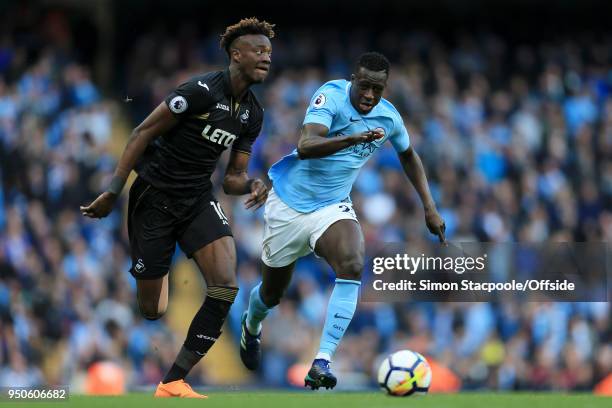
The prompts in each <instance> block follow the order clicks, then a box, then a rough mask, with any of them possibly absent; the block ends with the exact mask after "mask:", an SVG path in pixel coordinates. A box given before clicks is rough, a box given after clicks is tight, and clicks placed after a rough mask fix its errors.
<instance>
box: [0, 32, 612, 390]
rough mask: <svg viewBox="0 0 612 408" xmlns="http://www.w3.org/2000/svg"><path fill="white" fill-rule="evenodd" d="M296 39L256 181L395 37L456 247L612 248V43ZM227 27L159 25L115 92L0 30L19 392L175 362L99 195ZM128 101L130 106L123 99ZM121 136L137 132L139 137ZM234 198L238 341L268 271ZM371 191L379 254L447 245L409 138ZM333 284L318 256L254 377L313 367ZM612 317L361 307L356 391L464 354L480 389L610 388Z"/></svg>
mask: <svg viewBox="0 0 612 408" xmlns="http://www.w3.org/2000/svg"><path fill="white" fill-rule="evenodd" d="M279 34H280V35H279V38H278V39H276V40H274V42H273V47H274V53H273V58H272V59H273V73H272V75H271V77H270V78H269V80H268V81H267V82H266V83H265V84H263V85H261V86H257V87H256V89H255V91H256V93H257V94H258V96H259V98H260V100H261V102H262V104H263V106H264V107H265V120H264V128H263V130H262V133H261V135H260V136H259V138H258V139H257V141H256V143H255V146H254V149H253V154H252V158H251V163H250V173H251V175H253V176H259V177H266V172H267V169H268V168H269V167H270V166H271V165H272V164H273V163H274V162H275V161H276V160H278V159H279V158H280V157H282V155H284V154H287V153H289V152H290V151H291V150H292V149H293V148H294V147H295V144H296V141H297V139H298V136H299V128H300V125H301V122H302V119H303V115H304V112H305V109H306V106H307V104H308V102H309V100H310V98H311V96H312V95H313V94H314V92H315V91H316V89H317V88H318V87H319V86H320V85H321V84H322V83H324V82H325V81H327V80H330V79H337V78H349V77H350V74H351V72H352V68H353V62H354V61H355V60H356V58H357V56H358V55H359V54H360V53H361V52H363V51H366V50H370V49H374V50H377V51H380V52H383V53H385V54H386V55H387V56H388V57H389V59H390V60H391V61H392V63H393V66H392V70H391V76H390V79H389V82H388V86H387V90H386V97H387V98H388V99H389V100H390V101H391V102H392V103H394V105H395V106H396V107H397V109H398V110H399V111H400V113H401V114H402V115H403V117H404V120H405V123H406V126H407V128H408V131H409V133H410V138H411V143H412V145H413V146H414V148H415V149H416V150H417V151H418V152H419V154H420V155H421V158H422V160H423V162H424V165H425V167H426V170H427V174H428V177H429V181H430V187H431V189H432V192H433V195H434V198H435V200H436V202H437V203H438V207H439V210H440V212H441V215H442V216H443V218H444V219H445V221H446V225H447V230H446V236H447V239H448V240H451V241H456V242H466V241H474V240H481V241H491V242H512V241H523V242H542V241H547V240H556V241H608V242H610V241H612V212H611V210H610V209H611V208H612V161H611V160H610V159H611V158H612V47H610V38H609V37H607V38H598V37H596V36H589V35H585V36H584V38H562V39H559V40H556V41H554V42H545V41H541V42H534V43H531V44H517V43H513V42H512V41H508V40H506V39H504V38H502V37H499V36H496V35H494V34H492V33H484V34H482V33H470V32H462V33H459V34H458V35H457V36H456V37H454V38H453V39H452V41H448V40H442V39H440V38H438V37H437V36H436V35H435V34H434V33H431V32H404V31H386V32H382V33H379V34H378V35H376V36H370V35H368V33H367V32H365V31H354V32H341V31H339V30H324V29H323V30H320V32H318V33H312V32H306V31H301V30H299V29H295V30H289V31H284V30H283V31H282V32H280V33H279ZM348 38H350V40H351V41H350V44H351V45H349V46H345V45H344V44H346V43H347V42H346V41H347V39H348ZM217 40H218V34H214V35H206V36H201V35H199V34H198V32H197V30H196V29H195V26H189V25H187V26H185V27H184V28H183V29H182V30H181V31H179V32H178V33H172V32H166V31H164V30H161V29H156V30H152V31H151V32H150V33H143V34H141V35H140V36H139V37H136V38H134V39H133V41H132V45H131V48H130V49H129V50H128V51H129V52H127V53H126V55H122V56H119V57H120V58H119V60H120V61H122V63H121V64H120V65H121V67H122V69H121V70H120V71H121V72H120V73H118V74H117V75H119V78H118V80H117V81H116V83H117V84H121V85H117V88H112V89H99V88H98V87H97V86H96V84H95V81H94V80H93V79H92V75H91V72H90V70H91V67H90V66H87V65H83V64H79V63H77V62H75V60H74V58H71V57H70V53H67V52H66V50H65V49H62V50H58V49H56V48H53V47H49V48H45V49H43V50H41V52H38V53H35V54H34V56H32V53H31V52H29V51H31V50H29V49H28V47H29V45H28V44H24V43H21V42H19V41H17V40H15V39H13V38H11V37H4V38H0V231H1V234H0V333H1V336H0V386H7V385H11V386H17V385H22V386H29V385H36V384H44V383H54V384H73V383H78V382H79V381H80V379H82V377H83V375H84V373H85V370H86V369H87V367H88V366H89V365H90V364H91V363H93V362H95V361H99V360H113V361H118V362H121V363H122V364H124V365H125V366H126V367H128V368H129V373H130V375H129V378H128V381H129V384H130V386H138V385H147V384H154V383H156V382H157V381H159V380H160V378H161V376H162V375H163V372H164V370H165V369H167V368H168V367H169V365H170V364H171V362H172V360H173V357H174V354H175V353H176V351H178V348H179V347H180V342H181V341H182V339H183V336H184V333H174V332H172V331H171V330H170V329H169V328H168V326H167V325H166V322H165V319H162V320H160V321H156V322H148V321H145V320H143V319H142V318H141V317H140V316H139V315H138V313H137V311H136V309H135V303H136V302H135V293H134V282H133V279H132V278H131V277H130V276H129V273H128V268H129V263H130V260H129V252H128V247H127V239H126V233H125V226H124V223H125V217H124V214H123V213H122V211H121V210H120V209H121V208H122V207H123V206H122V205H118V206H117V211H114V212H113V213H112V214H111V215H110V216H109V217H108V218H105V219H102V220H95V221H92V220H88V219H85V218H83V217H82V216H81V215H80V213H79V211H78V207H79V205H82V204H85V203H87V202H88V200H91V199H92V198H94V197H95V196H96V194H97V192H99V191H101V190H102V189H103V188H104V187H105V186H106V185H107V183H108V181H109V179H110V176H111V174H112V171H113V170H114V165H115V163H116V156H115V155H113V154H111V151H115V150H113V145H114V144H116V143H118V142H117V141H116V139H115V140H114V139H113V132H116V131H118V130H117V129H116V124H115V121H116V119H117V118H118V117H120V116H121V115H123V116H124V117H128V118H130V120H131V122H130V123H131V125H132V126H135V125H136V124H137V123H138V122H139V121H140V120H142V119H143V118H144V116H145V115H146V114H147V113H148V112H149V111H150V110H151V109H152V108H153V107H154V106H156V105H157V104H158V103H159V102H160V101H161V100H162V99H163V98H164V97H165V95H167V94H168V92H170V90H171V89H172V88H173V87H174V86H176V85H178V84H179V83H180V82H182V81H184V80H185V79H187V78H188V77H190V76H192V75H195V74H197V73H200V72H203V71H208V70H212V69H220V68H222V67H223V65H224V64H225V56H224V55H223V53H222V52H221V51H219V50H218V46H217ZM124 93H127V96H128V97H129V99H131V100H132V102H131V103H129V104H119V103H117V102H118V101H119V100H118V99H116V100H113V99H112V98H110V97H104V96H103V95H117V94H121V95H123V94H124ZM124 96H125V95H124ZM119 130H120V131H123V132H126V133H125V134H124V135H120V136H121V137H120V138H119V139H120V142H119V143H121V144H122V143H124V142H125V139H126V138H127V136H128V134H127V132H129V129H128V128H121V129H119ZM226 160H227V155H225V156H224V157H223V158H222V159H221V162H220V165H219V169H220V171H217V172H216V173H215V175H214V176H213V182H214V183H215V185H217V186H219V185H220V179H221V178H222V175H223V168H224V167H223V166H224V165H225V163H226ZM217 197H218V199H219V201H220V202H221V203H222V205H223V207H224V209H225V211H226V213H227V214H228V216H229V218H230V219H231V221H232V224H233V225H232V227H233V231H234V235H235V237H236V244H237V250H238V256H239V263H238V279H239V282H240V288H241V291H240V293H239V296H238V299H237V300H236V303H235V304H234V306H233V308H232V310H231V315H230V319H229V320H228V326H229V327H228V330H226V335H229V336H232V337H233V339H234V341H236V342H237V341H238V339H239V331H240V315H241V313H242V312H243V310H245V308H246V306H247V302H248V293H249V291H250V289H251V288H252V287H253V286H254V285H255V284H256V283H257V282H258V280H259V272H258V262H259V256H260V251H261V236H262V214H261V211H258V212H255V213H252V212H249V211H247V210H244V208H243V206H242V201H241V200H239V199H235V198H232V197H228V196H226V195H224V194H223V193H222V192H221V191H220V189H219V190H218V191H217ZM352 199H353V202H354V204H355V209H356V212H357V214H358V217H359V218H360V222H361V225H362V228H363V231H364V234H365V239H366V248H367V247H370V246H375V245H376V243H380V242H391V241H406V242H409V243H410V242H415V243H417V242H419V241H423V240H431V239H432V237H430V236H429V234H428V232H427V230H426V227H425V224H424V219H423V212H422V210H421V206H420V201H419V199H418V196H417V195H416V193H415V192H414V191H413V189H412V187H411V186H410V185H409V182H408V180H407V178H406V177H405V176H404V175H403V174H402V172H401V167H400V165H399V162H398V160H397V158H396V154H395V152H394V151H393V149H392V148H391V147H390V146H387V147H385V148H384V149H381V150H380V151H378V152H377V153H376V154H375V155H374V156H373V157H372V159H371V160H370V161H369V162H368V164H367V165H366V166H365V167H364V168H363V169H362V171H361V174H360V176H359V178H358V180H357V182H356V184H355V187H354V189H353V194H352ZM332 282H333V273H332V271H331V270H330V268H329V267H328V266H327V265H326V264H325V263H324V262H322V261H321V260H319V259H316V258H315V257H313V256H311V257H308V258H305V259H303V260H301V261H300V262H299V263H298V265H297V268H296V271H295V274H294V279H293V282H292V285H291V287H290V289H289V291H288V294H287V297H286V299H285V300H284V301H283V302H281V304H280V305H279V307H278V308H277V309H276V310H275V311H274V313H272V314H271V315H270V316H269V318H268V319H267V320H266V322H265V323H264V332H263V346H264V350H263V355H264V364H263V367H262V369H261V373H260V376H258V377H257V378H255V379H254V381H255V382H254V384H257V385H264V384H265V385H268V386H288V385H290V384H292V383H293V380H292V375H291V373H292V370H293V369H294V368H295V367H296V366H297V365H299V364H303V363H309V361H310V360H311V359H312V357H313V356H314V352H315V350H316V348H317V347H318V344H317V343H318V339H319V334H320V330H321V327H322V324H323V320H324V318H325V308H326V305H327V299H328V298H329V294H330V290H331V287H332ZM198 302H199V301H198ZM610 320H611V316H610V305H609V303H555V302H529V303H524V302H519V301H517V300H516V299H512V298H504V299H501V298H500V299H498V300H497V301H495V302H491V303H457V304H444V303H422V302H409V301H407V302H406V303H404V304H399V303H389V304H382V303H377V304H374V303H361V304H360V305H359V306H358V310H357V313H356V314H355V318H354V320H353V321H352V323H351V325H350V327H349V330H348V333H347V335H346V336H345V338H344V340H343V342H342V344H341V346H340V348H339V351H338V354H337V356H336V358H335V360H334V367H336V370H337V371H339V372H340V376H341V377H340V381H341V385H343V386H344V387H346V388H351V387H353V388H357V389H359V388H363V387H371V386H375V381H374V378H375V377H374V376H373V375H372V374H373V372H374V371H375V370H376V368H377V364H378V361H379V360H380V356H383V355H386V354H387V353H389V352H391V351H396V350H399V349H403V348H410V349H412V350H415V351H419V352H421V353H423V354H425V355H426V356H427V357H429V358H431V359H432V360H435V361H437V362H438V363H440V364H442V365H444V366H447V367H449V368H450V369H451V370H452V371H453V372H455V373H456V374H457V375H458V376H459V378H460V379H461V381H462V387H463V388H464V389H484V388H486V389H499V390H514V389H524V390H557V389H563V390H590V389H592V388H593V386H594V384H595V383H596V382H598V381H599V380H601V379H602V378H603V377H604V376H606V375H607V374H609V373H610V372H611V371H612V329H611V324H610ZM287 333H292V335H291V336H287ZM235 349H236V350H237V346H236V348H235ZM152 350H156V352H155V353H152ZM160 350H162V351H163V352H160Z"/></svg>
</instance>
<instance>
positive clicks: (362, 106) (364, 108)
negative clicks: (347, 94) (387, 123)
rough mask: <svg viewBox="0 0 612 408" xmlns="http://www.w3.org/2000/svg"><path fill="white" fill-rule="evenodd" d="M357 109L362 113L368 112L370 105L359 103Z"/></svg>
mask: <svg viewBox="0 0 612 408" xmlns="http://www.w3.org/2000/svg"><path fill="white" fill-rule="evenodd" d="M359 108H360V109H361V110H363V111H369V110H370V109H372V104H371V103H368V102H363V101H362V102H359Z"/></svg>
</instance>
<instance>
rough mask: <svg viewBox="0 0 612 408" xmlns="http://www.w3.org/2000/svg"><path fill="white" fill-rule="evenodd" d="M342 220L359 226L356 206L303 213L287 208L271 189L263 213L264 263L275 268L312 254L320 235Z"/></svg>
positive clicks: (328, 207)
mask: <svg viewBox="0 0 612 408" xmlns="http://www.w3.org/2000/svg"><path fill="white" fill-rule="evenodd" d="M339 220H353V221H355V222H359V221H358V220H357V216H356V215H355V211H354V210H353V204H351V203H350V202H347V203H345V202H342V203H337V204H331V205H328V206H327V207H323V208H321V209H319V210H317V211H314V212H311V213H301V212H298V211H295V210H294V209H293V208H291V207H289V206H288V205H287V204H285V203H284V202H283V201H282V200H281V199H280V198H279V197H278V196H277V195H276V193H275V192H274V189H272V190H271V191H270V194H269V195H268V200H267V201H266V207H265V211H264V238H263V251H262V253H261V260H262V261H263V262H264V263H265V264H266V265H268V266H270V267H272V268H280V267H283V266H287V265H289V264H291V263H293V262H294V261H295V260H296V259H298V258H301V257H303V256H306V255H308V254H309V253H311V252H313V251H314V248H315V245H316V244H317V240H318V239H319V238H320V237H321V235H323V233H324V232H325V231H326V230H327V229H328V228H329V227H330V226H331V225H332V224H333V223H335V222H336V221H339ZM315 255H316V254H315Z"/></svg>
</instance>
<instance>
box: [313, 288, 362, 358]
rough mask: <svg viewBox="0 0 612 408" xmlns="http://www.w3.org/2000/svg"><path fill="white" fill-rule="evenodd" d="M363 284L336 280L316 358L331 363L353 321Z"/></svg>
mask: <svg viewBox="0 0 612 408" xmlns="http://www.w3.org/2000/svg"><path fill="white" fill-rule="evenodd" d="M359 286H361V282H359V281H354V280H348V279H336V286H334V290H333V291H332V294H331V297H330V298H329V303H328V304H327V317H326V318H325V325H324V326H323V333H321V344H320V346H319V353H318V354H317V357H316V358H324V359H325V360H328V361H331V359H332V357H333V356H334V353H335V352H336V348H337V347H338V344H339V343H340V340H342V336H343V335H344V332H346V329H347V327H348V325H349V323H350V322H351V320H352V319H353V314H354V313H355V308H356V307H357V298H358V297H359Z"/></svg>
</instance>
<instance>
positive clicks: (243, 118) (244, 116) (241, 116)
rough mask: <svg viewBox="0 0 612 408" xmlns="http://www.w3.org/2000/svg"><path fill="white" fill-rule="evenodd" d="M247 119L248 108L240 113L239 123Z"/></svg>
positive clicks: (245, 121)
mask: <svg viewBox="0 0 612 408" xmlns="http://www.w3.org/2000/svg"><path fill="white" fill-rule="evenodd" d="M248 121H249V110H248V109H247V110H245V111H244V113H243V114H242V115H240V123H247V122H248Z"/></svg>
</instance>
